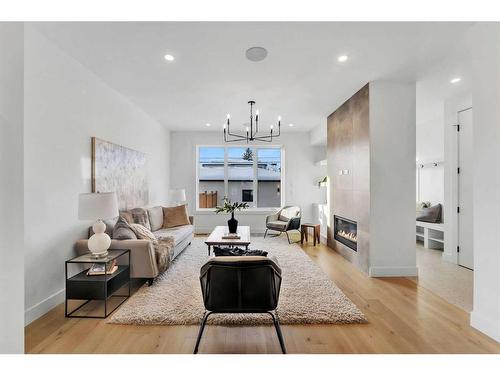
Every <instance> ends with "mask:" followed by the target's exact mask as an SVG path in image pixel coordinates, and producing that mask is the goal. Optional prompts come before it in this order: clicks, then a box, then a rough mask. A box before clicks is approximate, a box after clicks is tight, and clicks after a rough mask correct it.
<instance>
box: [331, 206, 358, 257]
mask: <svg viewBox="0 0 500 375" xmlns="http://www.w3.org/2000/svg"><path fill="white" fill-rule="evenodd" d="M333 223H334V227H333V228H334V236H333V237H334V238H335V239H336V240H337V241H339V242H341V243H343V244H344V245H346V246H347V247H349V248H351V249H353V250H354V251H358V246H357V243H358V225H357V223H356V222H355V221H354V220H349V219H346V218H344V217H341V216H337V215H334V216H333Z"/></svg>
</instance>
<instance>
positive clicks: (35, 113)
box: [24, 26, 170, 323]
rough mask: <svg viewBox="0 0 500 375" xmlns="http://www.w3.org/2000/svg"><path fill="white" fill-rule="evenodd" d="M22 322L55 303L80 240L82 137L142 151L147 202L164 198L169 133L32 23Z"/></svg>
mask: <svg viewBox="0 0 500 375" xmlns="http://www.w3.org/2000/svg"><path fill="white" fill-rule="evenodd" d="M25 37H26V39H25V144H24V150H25V176H24V178H25V191H24V193H25V243H26V256H25V273H26V279H25V282H26V296H25V307H26V323H29V322H30V321H32V320H33V319H34V318H36V317H38V316H40V315H41V314H43V313H45V312H46V311H48V310H49V309H50V308H52V307H53V306H54V305H55V304H57V303H60V302H61V301H63V290H64V261H65V260H66V259H68V258H70V257H72V256H74V255H75V253H74V250H73V245H74V243H75V241H76V240H78V239H80V238H84V237H85V234H86V230H87V226H88V225H89V222H83V221H78V219H77V201H78V194H79V193H82V192H90V190H91V186H90V152H91V150H90V138H91V137H92V136H96V137H99V138H101V139H105V140H108V141H111V142H114V143H117V144H120V145H123V146H126V147H129V148H133V149H135V150H139V151H142V152H145V153H146V154H147V163H148V177H149V189H150V203H151V204H156V203H159V204H161V203H163V204H164V203H165V202H166V200H167V193H168V186H169V180H168V179H169V156H170V152H169V132H168V131H167V130H166V129H165V128H163V127H162V126H161V125H160V124H158V123H157V122H156V121H155V120H153V119H152V118H151V117H149V116H148V115H147V114H145V113H144V112H143V111H142V110H140V109H139V108H138V107H137V106H135V105H134V104H133V103H131V102H130V101H129V100H127V99H125V98H124V97H123V96H122V95H120V94H119V93H117V92H116V91H114V90H113V89H112V88H110V87H109V86H107V85H106V84H105V83H104V82H103V81H102V80H101V79H99V77H97V76H96V75H94V74H93V73H92V72H90V71H89V70H87V69H86V68H85V67H84V66H82V65H81V64H80V63H79V62H77V61H76V60H74V59H72V58H71V57H69V56H68V55H66V54H65V53H63V52H62V51H61V50H60V49H58V48H57V47H56V46H55V45H54V44H53V43H51V42H50V41H48V40H47V39H46V38H45V37H43V36H42V35H41V34H40V33H38V32H37V31H36V29H35V28H34V27H32V26H27V27H26V34H25Z"/></svg>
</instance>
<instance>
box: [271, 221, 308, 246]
mask: <svg viewBox="0 0 500 375" xmlns="http://www.w3.org/2000/svg"><path fill="white" fill-rule="evenodd" d="M270 230H272V231H273V232H278V233H277V234H274V233H273V234H270V236H271V237H279V236H281V235H282V234H283V232H285V233H286V238H287V240H288V243H289V244H292V243H297V242H300V240H298V241H290V236H289V235H288V232H289V231H292V230H296V231H297V232H299V234H300V217H294V218H293V219H291V220H290V223H289V225H288V227H287V228H286V229H285V230H278V229H269V228H266V231H265V232H264V238H266V236H267V232H268V231H270Z"/></svg>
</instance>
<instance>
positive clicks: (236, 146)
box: [195, 143, 286, 213]
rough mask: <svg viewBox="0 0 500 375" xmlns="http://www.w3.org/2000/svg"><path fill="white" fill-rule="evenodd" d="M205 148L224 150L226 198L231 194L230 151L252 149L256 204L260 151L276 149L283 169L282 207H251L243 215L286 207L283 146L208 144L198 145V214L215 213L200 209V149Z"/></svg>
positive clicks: (255, 199) (281, 183)
mask: <svg viewBox="0 0 500 375" xmlns="http://www.w3.org/2000/svg"><path fill="white" fill-rule="evenodd" d="M204 147H213V148H224V196H227V194H228V192H229V181H228V149H230V148H247V147H248V148H250V149H252V151H253V152H254V154H255V156H256V157H255V158H254V160H253V194H254V202H255V203H257V201H258V194H259V193H258V175H257V169H258V168H257V166H258V164H257V163H258V152H257V151H258V149H269V148H276V149H279V150H280V156H281V160H280V167H281V180H280V206H279V207H249V208H247V209H246V210H244V211H241V213H244V212H249V213H251V212H259V211H262V212H269V211H274V210H276V209H277V208H281V207H283V206H284V202H285V189H284V185H285V169H286V168H285V148H284V147H283V145H279V144H275V145H249V144H246V143H245V144H239V145H225V144H222V145H221V144H208V145H196V159H195V163H196V167H195V168H196V182H195V183H196V189H195V190H196V199H195V201H196V211H197V212H213V211H214V209H213V208H200V160H199V159H200V148H204Z"/></svg>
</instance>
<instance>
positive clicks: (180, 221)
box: [163, 204, 191, 228]
mask: <svg viewBox="0 0 500 375" xmlns="http://www.w3.org/2000/svg"><path fill="white" fill-rule="evenodd" d="M189 224H191V223H190V222H189V215H188V212H187V206H186V205H185V204H183V205H182V206H177V207H163V228H172V227H178V226H179V225H189Z"/></svg>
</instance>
